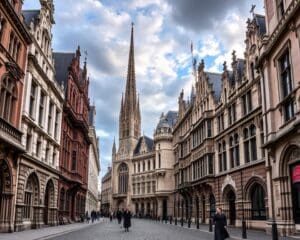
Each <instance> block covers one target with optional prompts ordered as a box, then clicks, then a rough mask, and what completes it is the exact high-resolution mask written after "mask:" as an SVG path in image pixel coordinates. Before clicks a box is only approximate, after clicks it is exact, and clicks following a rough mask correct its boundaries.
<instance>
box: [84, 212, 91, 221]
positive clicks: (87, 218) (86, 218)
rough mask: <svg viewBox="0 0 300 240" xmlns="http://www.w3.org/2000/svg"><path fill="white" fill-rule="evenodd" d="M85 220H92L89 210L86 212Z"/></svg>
mask: <svg viewBox="0 0 300 240" xmlns="http://www.w3.org/2000/svg"><path fill="white" fill-rule="evenodd" d="M85 220H86V222H87V223H89V222H90V216H89V212H88V211H86V212H85Z"/></svg>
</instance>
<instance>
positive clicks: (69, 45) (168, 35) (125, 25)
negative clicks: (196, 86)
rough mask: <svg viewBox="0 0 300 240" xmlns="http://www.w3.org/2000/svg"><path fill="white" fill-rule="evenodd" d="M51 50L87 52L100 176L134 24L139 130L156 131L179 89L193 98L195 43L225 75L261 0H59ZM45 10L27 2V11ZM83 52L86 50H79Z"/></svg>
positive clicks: (107, 160) (114, 132)
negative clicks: (140, 128) (158, 122)
mask: <svg viewBox="0 0 300 240" xmlns="http://www.w3.org/2000/svg"><path fill="white" fill-rule="evenodd" d="M54 4H55V21H56V24H55V26H54V28H53V49H54V51H64V52H66V51H70V52H71V51H75V49H76V48H77V46H78V45H80V46H81V49H82V52H83V51H84V50H87V52H88V70H89V76H90V80H91V87H90V99H91V103H94V104H95V105H96V109H97V120H96V128H97V134H98V135H99V136H100V145H101V147H100V148H101V168H102V171H101V176H102V175H104V174H105V171H106V170H107V167H108V166H109V165H110V164H111V147H112V142H113V138H114V136H115V137H116V139H118V115H119V109H120V101H121V95H122V92H123V91H124V89H125V82H126V74H127V62H128V51H129V40H130V27H131V24H130V23H131V22H134V23H135V67H136V68H135V69H136V79H137V89H138V92H139V94H140V101H141V112H142V131H143V132H144V133H145V135H148V136H152V135H153V129H154V128H155V126H156V124H157V121H158V120H159V116H160V114H161V112H166V111H168V110H177V99H178V95H179V92H180V90H181V89H184V91H185V93H186V94H187V95H188V94H189V92H190V89H191V86H192V83H193V79H192V76H191V41H193V46H194V47H193V49H194V56H195V57H196V58H197V59H198V62H199V60H200V59H202V58H203V59H204V60H205V67H206V70H207V71H212V72H220V70H221V69H222V64H223V62H224V60H227V61H228V62H230V59H231V53H232V50H233V49H235V50H236V51H237V55H238V56H239V57H243V52H244V39H245V29H246V20H247V18H249V17H251V16H252V15H251V14H250V13H249V10H250V8H251V4H255V5H256V9H255V12H256V13H260V14H262V13H263V12H264V9H263V0H246V1H245V0H243V1H236V0H226V1H224V0H209V1H207V0H54ZM38 8H40V4H39V0H25V1H24V9H38ZM82 55H83V54H82Z"/></svg>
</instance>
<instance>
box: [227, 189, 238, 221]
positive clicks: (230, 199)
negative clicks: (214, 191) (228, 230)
mask: <svg viewBox="0 0 300 240" xmlns="http://www.w3.org/2000/svg"><path fill="white" fill-rule="evenodd" d="M235 199H236V197H235V193H234V192H233V191H232V190H230V191H229V192H228V194H227V201H228V205H229V224H230V225H235V219H236V208H235Z"/></svg>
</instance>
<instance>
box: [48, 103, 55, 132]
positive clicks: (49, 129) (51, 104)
mask: <svg viewBox="0 0 300 240" xmlns="http://www.w3.org/2000/svg"><path fill="white" fill-rule="evenodd" d="M53 107H54V104H53V103H52V102H50V105H49V113H48V128H47V131H48V133H49V134H50V132H51V125H52V118H53V117H52V114H53Z"/></svg>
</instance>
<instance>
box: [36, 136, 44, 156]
mask: <svg viewBox="0 0 300 240" xmlns="http://www.w3.org/2000/svg"><path fill="white" fill-rule="evenodd" d="M41 146H42V141H41V139H40V138H39V137H38V139H37V142H36V149H35V155H36V157H40V156H41Z"/></svg>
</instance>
